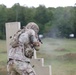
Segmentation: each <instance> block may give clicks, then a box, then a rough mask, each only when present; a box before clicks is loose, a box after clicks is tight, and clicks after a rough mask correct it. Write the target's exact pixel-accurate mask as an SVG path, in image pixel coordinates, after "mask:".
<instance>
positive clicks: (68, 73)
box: [0, 38, 76, 75]
mask: <svg viewBox="0 0 76 75" xmlns="http://www.w3.org/2000/svg"><path fill="white" fill-rule="evenodd" d="M42 41H43V44H42V45H41V49H40V51H39V52H37V57H39V58H41V57H42V58H44V61H45V63H44V64H45V65H51V67H52V75H76V39H53V38H45V39H42ZM6 64H7V50H6V41H5V40H0V75H6Z"/></svg>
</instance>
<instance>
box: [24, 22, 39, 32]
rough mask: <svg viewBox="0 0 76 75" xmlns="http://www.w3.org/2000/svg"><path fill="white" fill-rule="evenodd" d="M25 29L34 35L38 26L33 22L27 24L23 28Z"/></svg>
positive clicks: (37, 30)
mask: <svg viewBox="0 0 76 75" xmlns="http://www.w3.org/2000/svg"><path fill="white" fill-rule="evenodd" d="M25 28H27V29H33V30H34V31H35V32H36V33H38V32H39V26H38V25H37V24H36V23H34V22H30V23H28V24H27V25H26V26H25Z"/></svg>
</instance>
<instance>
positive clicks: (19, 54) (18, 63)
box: [7, 22, 40, 75]
mask: <svg viewBox="0 0 76 75" xmlns="http://www.w3.org/2000/svg"><path fill="white" fill-rule="evenodd" d="M38 32H39V27H38V25H37V24H36V23H34V22H30V23H28V24H27V25H26V26H25V27H24V28H23V29H21V30H19V31H18V32H17V33H16V34H15V35H14V37H13V39H12V42H11V43H10V49H9V51H8V64H7V72H8V75H17V74H19V75H36V73H35V71H34V69H33V68H32V66H31V64H30V59H31V58H32V56H33V52H34V50H37V51H38V50H39V48H40V42H39V40H38Z"/></svg>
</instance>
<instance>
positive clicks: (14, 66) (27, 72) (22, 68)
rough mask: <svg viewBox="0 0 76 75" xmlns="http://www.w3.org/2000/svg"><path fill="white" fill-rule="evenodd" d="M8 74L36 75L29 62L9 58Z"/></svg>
mask: <svg viewBox="0 0 76 75" xmlns="http://www.w3.org/2000/svg"><path fill="white" fill-rule="evenodd" d="M7 72H8V75H36V73H35V71H34V69H33V68H32V66H31V64H30V63H27V62H22V61H16V60H11V61H9V62H8V64H7Z"/></svg>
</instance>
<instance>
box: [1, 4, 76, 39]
mask: <svg viewBox="0 0 76 75" xmlns="http://www.w3.org/2000/svg"><path fill="white" fill-rule="evenodd" d="M16 21H18V22H21V26H22V27H23V26H24V25H26V24H27V23H28V22H30V21H34V22H36V23H37V24H38V25H39V27H40V32H39V34H44V36H49V37H62V38H64V37H66V38H68V37H69V35H70V34H74V35H75V38H76V7H75V6H74V7H73V6H69V7H57V8H53V7H49V8H46V7H45V6H44V5H39V6H38V7H36V8H35V7H27V6H21V5H20V4H19V3H16V4H14V5H13V6H12V7H11V8H7V7H6V6H5V5H3V4H2V5H0V39H5V23H7V22H16Z"/></svg>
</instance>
